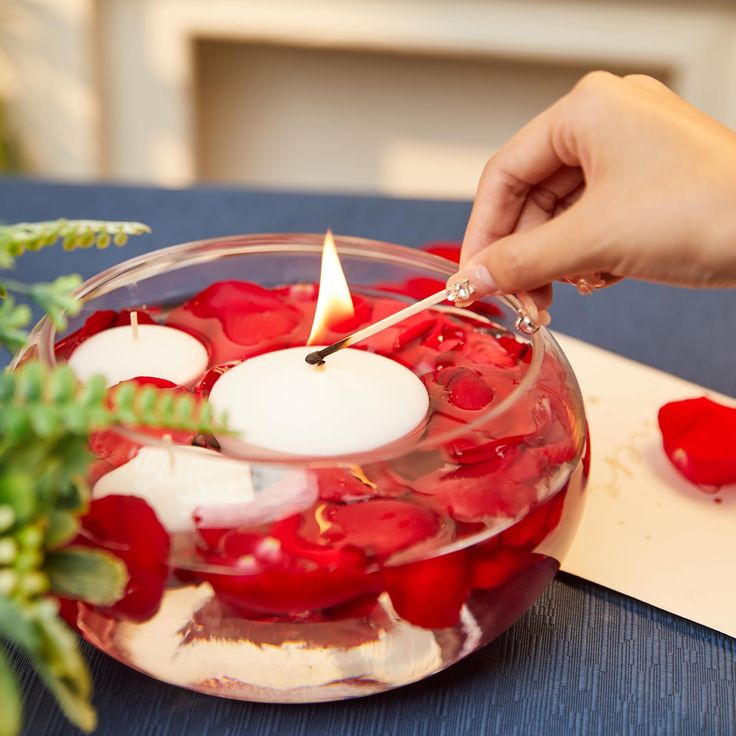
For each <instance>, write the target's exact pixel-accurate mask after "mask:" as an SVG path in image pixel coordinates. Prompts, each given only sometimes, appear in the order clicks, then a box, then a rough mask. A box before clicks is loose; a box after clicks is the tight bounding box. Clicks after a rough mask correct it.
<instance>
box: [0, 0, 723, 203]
mask: <svg viewBox="0 0 736 736" xmlns="http://www.w3.org/2000/svg"><path fill="white" fill-rule="evenodd" d="M2 2H3V0H0V7H1V6H2ZM5 2H6V3H7V2H8V0H5ZM11 6H12V7H11V10H13V11H15V10H16V9H17V13H16V15H17V16H18V17H17V19H16V20H15V21H14V26H13V28H3V29H1V30H0V40H2V41H4V40H5V39H4V38H3V37H5V36H7V35H8V34H9V33H10V35H11V39H12V38H14V39H15V40H14V42H13V43H10V44H8V43H5V42H4V43H3V44H2V47H0V48H2V49H3V50H4V51H5V53H6V55H8V57H9V59H10V61H8V59H6V60H5V63H6V65H7V64H8V63H10V64H12V67H13V68H14V69H15V71H16V73H15V75H14V76H15V87H16V95H15V99H16V103H15V105H14V110H15V113H16V115H17V117H18V118H19V119H20V120H21V121H22V127H23V129H24V131H25V132H26V136H25V137H26V140H27V143H28V145H29V147H30V151H29V152H30V154H31V156H30V159H31V164H32V165H33V167H34V169H35V170H37V171H39V172H41V173H43V174H46V175H50V176H56V177H71V178H83V177H94V176H99V175H104V176H107V177H110V178H113V179H120V180H129V181H148V182H157V183H162V184H174V185H177V184H186V183H189V182H192V181H194V180H196V179H197V178H198V177H199V175H200V174H201V171H200V170H198V165H197V146H196V135H195V120H196V117H197V115H196V112H197V111H196V110H195V101H196V100H197V99H199V100H200V101H201V100H202V99H206V96H205V97H204V98H203V97H202V96H201V95H199V96H195V94H194V92H195V83H196V81H197V80H198V79H199V77H198V74H197V72H198V70H197V69H196V68H195V60H196V58H197V54H196V53H195V49H196V48H197V47H196V42H197V41H198V40H201V39H220V40H228V41H232V42H238V43H241V44H272V45H275V46H280V47H285V48H294V49H305V48H307V49H308V48H316V49H333V50H335V49H342V50H345V51H350V52H352V51H357V50H359V51H364V52H375V53H380V54H383V55H385V54H386V53H388V54H401V55H409V56H412V55H414V56H421V57H422V58H424V57H436V58H438V59H442V58H461V59H476V60H481V61H482V60H484V59H490V60H496V61H497V62H498V63H500V64H503V63H504V60H506V61H512V60H520V61H526V62H534V63H537V64H542V65H545V66H548V65H549V66H550V67H554V68H558V69H559V70H560V72H559V75H558V76H559V78H560V79H564V76H563V75H564V73H565V69H566V67H568V66H569V65H574V66H575V69H578V68H580V69H584V68H596V67H602V68H606V67H611V66H613V67H616V68H625V69H632V70H633V69H641V70H643V71H649V70H659V71H661V72H662V73H664V74H665V75H666V77H667V79H668V81H669V82H670V84H671V85H672V86H673V88H674V89H675V90H676V91H677V92H679V93H680V94H682V95H683V96H685V97H686V98H687V99H689V100H690V101H692V102H693V103H695V104H696V105H698V106H700V107H701V108H703V109H704V110H706V111H707V112H709V113H711V114H712V115H714V116H715V117H717V118H719V119H721V120H723V121H724V122H726V123H727V124H729V125H731V126H733V127H736V9H730V8H729V6H728V4H725V5H724V4H721V3H715V4H713V3H700V4H698V7H695V6H694V4H693V5H683V4H674V3H668V2H663V0H650V1H649V2H647V1H646V0H641V2H626V3H621V2H615V1H611V0H600V1H598V0H588V1H587V2H586V1H585V0H583V1H582V2H571V1H569V0H568V1H564V2H563V1H559V2H558V1H556V0H485V1H484V0H15V2H12V1H11ZM18 34H20V35H21V36H22V37H23V38H24V39H25V40H24V42H23V43H18V40H19V39H18ZM397 58H399V57H397ZM2 63H3V57H1V56H0V64H2ZM568 73H572V72H568ZM200 81H201V80H200ZM20 90H23V92H22V93H21V92H20ZM233 94H237V90H233ZM499 104H503V101H502V100H501V101H499ZM200 112H201V111H200ZM439 112H441V111H439ZM244 134H245V133H244ZM358 138H359V132H358ZM491 138H492V136H491ZM409 150H410V149H409ZM488 153H489V154H490V153H491V151H490V150H489V151H488ZM276 183H277V184H278V181H277V182H276ZM319 185H320V186H321V184H319ZM402 186H403V185H402ZM358 188H359V187H358ZM367 188H371V183H370V182H368V184H367ZM378 188H382V189H385V190H389V191H390V190H391V186H390V182H389V183H387V184H386V186H385V187H384V186H380V183H379V185H378ZM406 188H407V191H405V192H403V193H411V182H406ZM417 193H419V194H431V193H432V189H431V183H430V186H429V189H428V190H427V189H426V188H425V189H423V190H421V191H420V190H417ZM446 193H447V192H443V191H438V194H446ZM468 193H469V192H468ZM458 194H463V192H458Z"/></svg>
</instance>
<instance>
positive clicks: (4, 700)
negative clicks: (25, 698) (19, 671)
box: [0, 649, 22, 736]
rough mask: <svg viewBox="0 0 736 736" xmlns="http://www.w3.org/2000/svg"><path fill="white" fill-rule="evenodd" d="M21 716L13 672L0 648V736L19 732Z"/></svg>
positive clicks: (9, 735) (12, 735) (13, 734)
mask: <svg viewBox="0 0 736 736" xmlns="http://www.w3.org/2000/svg"><path fill="white" fill-rule="evenodd" d="M21 717H22V712H21V705H20V690H19V689H18V683H17V682H16V680H15V672H13V669H12V668H11V666H10V663H9V662H8V660H7V658H6V657H5V655H4V654H3V652H2V649H0V736H16V734H18V733H19V732H20V726H21Z"/></svg>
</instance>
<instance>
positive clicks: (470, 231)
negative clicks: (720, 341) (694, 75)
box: [450, 72, 736, 310]
mask: <svg viewBox="0 0 736 736" xmlns="http://www.w3.org/2000/svg"><path fill="white" fill-rule="evenodd" d="M460 263H461V270H460V272H459V273H458V274H457V275H456V276H454V277H452V278H451V279H450V282H451V283H452V282H455V281H457V280H459V279H463V278H469V279H470V281H471V283H472V285H473V286H474V287H475V289H476V294H475V296H474V298H477V297H480V296H484V295H487V294H492V293H515V292H528V293H529V294H530V295H531V296H532V298H533V299H534V301H535V302H536V304H537V306H538V308H539V309H542V310H545V309H547V308H548V307H549V306H550V304H551V302H552V286H551V284H552V283H553V282H554V281H556V280H569V281H573V282H575V281H577V280H578V279H579V278H580V277H581V276H586V278H587V280H588V281H590V280H591V279H595V277H596V275H601V276H602V279H601V282H600V284H601V285H603V284H611V283H615V282H616V281H617V280H619V279H621V278H635V279H642V280H646V281H654V282H660V283H667V284H674V285H679V286H690V287H733V286H736V134H735V133H734V132H733V131H731V130H730V129H729V128H727V127H725V126H724V125H721V124H720V123H718V122H717V121H715V120H713V119H712V118H710V117H708V116H707V115H706V114H705V113H703V112H701V111H700V110H698V109H697V108H695V107H693V106H692V105H689V104H688V103H686V102H685V101H684V100H682V99H681V98H679V97H678V96H677V95H675V94H674V93H673V92H672V91H670V90H669V89H668V88H667V87H665V86H664V85H663V84H661V83H660V82H658V81H656V80H655V79H652V78H650V77H646V76H643V75H633V76H627V77H623V78H621V77H618V76H616V75H614V74H609V73H607V72H591V73H590V74H588V75H586V76H585V77H583V78H582V79H581V80H580V81H579V82H578V83H577V84H576V85H575V87H574V88H573V89H572V90H571V91H570V92H569V93H568V94H567V95H565V96H564V97H562V98H561V99H559V100H558V101H557V102H555V103H554V104H553V105H552V106H551V107H549V108H547V109H546V110H545V111H544V112H542V113H541V114H540V115H538V116H537V117H536V118H534V119H533V120H531V121H530V122H529V123H527V124H526V125H525V126H524V127H523V128H521V130H519V131H518V132H517V133H516V134H515V135H514V136H513V137H512V138H511V139H510V140H509V141H508V142H507V143H506V144H505V145H503V146H502V147H501V148H500V149H499V150H498V151H497V152H496V153H495V154H494V155H493V157H492V158H491V159H490V160H489V161H488V163H487V164H486V166H485V168H484V170H483V173H482V175H481V178H480V182H479V184H478V191H477V194H476V197H475V202H474V205H473V210H472V213H471V216H470V220H469V222H468V226H467V230H466V233H465V238H464V242H463V248H462V255H461V261H460Z"/></svg>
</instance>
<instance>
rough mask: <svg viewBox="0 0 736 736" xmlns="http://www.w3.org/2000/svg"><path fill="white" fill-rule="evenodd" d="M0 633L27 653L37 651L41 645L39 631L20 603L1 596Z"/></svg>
mask: <svg viewBox="0 0 736 736" xmlns="http://www.w3.org/2000/svg"><path fill="white" fill-rule="evenodd" d="M0 633H2V634H3V636H5V637H6V638H7V639H8V641H10V642H11V643H12V644H15V646H17V647H18V648H20V649H23V650H25V651H30V650H32V649H35V648H36V647H37V646H38V643H39V637H38V631H37V630H36V627H35V625H34V623H33V620H32V619H31V617H30V616H29V615H28V613H27V612H26V611H25V610H24V609H23V608H21V606H20V604H19V603H17V602H16V601H13V600H10V598H6V597H4V596H1V595H0Z"/></svg>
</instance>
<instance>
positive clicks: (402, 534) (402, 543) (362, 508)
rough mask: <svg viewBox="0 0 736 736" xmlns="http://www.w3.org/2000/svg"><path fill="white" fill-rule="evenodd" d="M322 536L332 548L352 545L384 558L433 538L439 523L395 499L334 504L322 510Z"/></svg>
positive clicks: (426, 512) (430, 514)
mask: <svg viewBox="0 0 736 736" xmlns="http://www.w3.org/2000/svg"><path fill="white" fill-rule="evenodd" d="M321 520H322V523H323V524H327V523H328V524H329V526H326V528H325V529H323V530H322V533H321V535H320V536H321V537H322V539H324V540H326V541H327V542H329V543H330V544H332V545H337V546H338V547H339V546H342V545H345V544H349V545H354V546H356V547H360V548H361V549H363V550H365V551H366V552H367V553H368V554H369V555H370V556H371V557H377V558H379V559H386V558H387V557H389V556H390V555H392V554H394V553H395V552H398V551H399V550H402V549H406V548H407V547H411V546H412V545H414V544H417V543H418V542H421V541H424V540H425V539H428V538H430V537H433V536H434V535H435V534H437V532H438V531H439V529H440V520H439V518H438V517H437V515H436V514H434V513H433V512H432V511H430V510H429V509H427V508H424V507H422V506H418V505H417V504H414V503H409V502H406V501H399V500H396V499H373V500H370V501H362V502H359V503H351V504H339V505H337V504H333V505H328V506H326V507H325V508H324V509H323V510H322V511H321Z"/></svg>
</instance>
